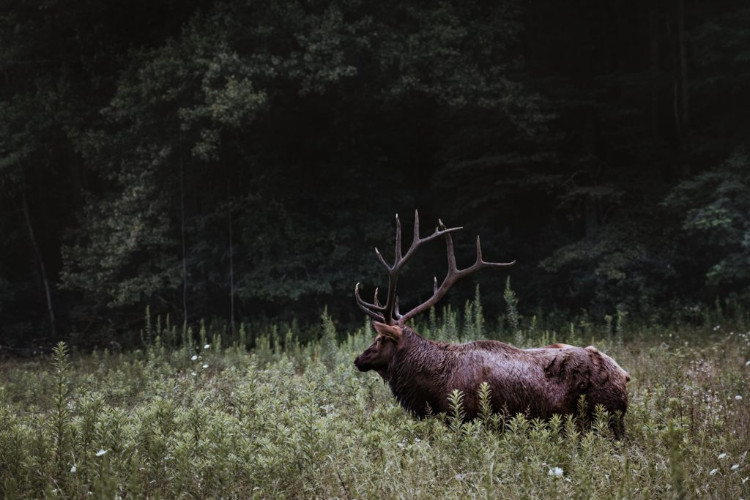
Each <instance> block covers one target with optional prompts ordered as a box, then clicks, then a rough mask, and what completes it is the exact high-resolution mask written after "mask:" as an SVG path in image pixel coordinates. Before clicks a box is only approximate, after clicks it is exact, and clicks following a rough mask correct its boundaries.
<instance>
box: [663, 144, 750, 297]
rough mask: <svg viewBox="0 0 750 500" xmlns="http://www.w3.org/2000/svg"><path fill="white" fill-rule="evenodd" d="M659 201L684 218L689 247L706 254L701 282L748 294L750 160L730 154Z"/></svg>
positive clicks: (749, 277)
mask: <svg viewBox="0 0 750 500" xmlns="http://www.w3.org/2000/svg"><path fill="white" fill-rule="evenodd" d="M664 203H665V205H666V206H667V207H669V208H670V209H672V210H674V211H676V212H678V213H680V214H684V217H683V219H682V229H683V230H684V231H685V232H686V234H687V236H688V238H689V239H688V244H689V245H691V246H692V247H693V248H696V249H701V250H703V251H705V253H706V255H707V258H706V260H705V263H706V264H708V266H709V267H708V269H707V270H704V271H703V272H704V273H705V278H706V283H707V284H709V285H712V286H715V287H719V289H722V288H724V289H727V288H730V287H732V285H739V286H740V287H741V288H740V290H742V291H743V293H745V294H748V293H750V288H748V287H750V269H748V266H747V263H748V261H749V259H750V220H749V219H748V217H747V214H748V213H750V158H749V157H748V156H747V155H741V154H737V155H734V156H732V157H731V158H730V159H729V160H727V161H726V162H724V163H722V164H721V165H719V166H718V167H716V168H714V169H710V170H707V171H705V172H702V173H700V174H698V175H696V176H694V177H692V178H690V179H688V180H685V181H683V182H681V183H680V184H678V185H677V186H676V187H675V188H674V189H673V190H672V192H671V193H670V195H669V196H668V197H667V198H666V200H665V202H664Z"/></svg>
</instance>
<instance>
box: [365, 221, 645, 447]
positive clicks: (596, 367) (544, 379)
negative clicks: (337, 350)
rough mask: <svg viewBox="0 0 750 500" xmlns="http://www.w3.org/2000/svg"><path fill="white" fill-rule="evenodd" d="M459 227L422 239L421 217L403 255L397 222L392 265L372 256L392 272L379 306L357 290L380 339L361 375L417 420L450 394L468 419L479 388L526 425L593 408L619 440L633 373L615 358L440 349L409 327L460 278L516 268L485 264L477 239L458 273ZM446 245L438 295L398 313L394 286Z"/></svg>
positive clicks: (570, 350) (572, 350) (498, 347)
mask: <svg viewBox="0 0 750 500" xmlns="http://www.w3.org/2000/svg"><path fill="white" fill-rule="evenodd" d="M460 229H462V228H461V227H450V228H449V227H446V226H445V225H444V224H443V222H442V221H440V220H439V219H438V227H437V228H435V231H434V232H433V233H432V234H430V235H429V236H426V237H422V236H421V235H420V230H419V214H418V212H416V211H415V213H414V236H413V239H412V243H411V246H409V249H408V250H407V251H406V253H403V251H402V250H403V249H402V246H401V223H400V222H399V219H398V215H396V248H395V258H394V262H393V264H389V263H387V262H386V260H385V259H384V258H383V256H382V254H381V253H380V252H379V251H378V249H377V248H376V249H375V252H376V254H377V257H378V259H379V260H380V262H381V264H383V266H384V267H385V268H386V270H387V273H388V293H387V296H386V300H385V304H381V302H380V298H379V293H378V289H377V288H376V289H375V296H374V299H373V301H372V302H366V301H365V300H363V299H362V298H361V296H360V285H359V283H357V285H356V286H355V288H354V297H355V300H356V303H357V305H358V306H359V307H360V309H362V311H364V312H365V313H366V314H367V315H368V316H369V317H370V318H372V319H373V320H374V321H373V326H374V328H375V331H376V332H377V336H376V337H375V341H374V342H373V344H372V345H371V346H370V347H368V348H367V349H366V350H365V351H364V352H363V353H362V354H360V355H359V356H358V357H357V358H356V359H355V360H354V365H355V366H356V367H357V368H358V369H359V370H360V371H363V372H366V371H369V370H375V371H376V372H377V373H378V374H379V375H380V376H381V377H382V378H383V380H384V381H385V382H386V383H387V384H388V385H389V386H390V388H391V391H392V392H393V395H394V396H395V397H396V399H397V400H398V402H399V403H400V404H401V406H403V407H404V408H405V409H406V410H407V411H409V412H412V413H413V414H415V415H417V416H418V417H420V418H423V417H425V416H426V415H427V414H428V413H431V412H434V413H440V412H448V411H449V402H448V395H449V394H450V393H451V392H452V391H453V390H454V389H458V390H460V391H462V392H463V394H464V401H463V404H464V411H465V414H466V419H467V420H471V419H473V418H475V417H476V416H477V414H478V412H479V397H478V389H479V386H480V384H482V383H483V382H487V383H488V384H489V387H490V389H491V402H492V407H493V411H495V412H505V413H508V414H511V415H513V414H517V413H522V414H524V415H526V416H527V417H528V418H542V419H548V418H549V417H551V416H552V415H553V414H561V415H567V414H576V413H577V412H578V411H579V408H578V406H579V400H580V399H581V398H582V397H583V398H585V401H586V403H587V404H586V405H585V406H586V408H587V411H588V416H589V417H591V416H592V414H593V411H594V408H595V407H596V405H603V406H604V408H605V409H606V410H607V411H608V412H609V413H610V414H612V415H615V416H616V418H613V420H612V421H611V426H612V429H613V430H614V431H615V434H616V435H620V434H621V432H622V430H623V417H624V415H625V411H626V410H627V405H628V393H627V389H626V383H627V382H628V380H630V376H629V375H628V373H627V372H626V371H625V370H623V369H622V368H621V367H620V365H618V364H617V362H615V360H614V359H612V358H611V357H609V356H607V355H606V354H604V353H602V352H600V351H599V350H597V349H596V348H595V347H593V346H589V347H586V348H581V347H575V346H571V345H567V344H553V345H548V346H545V347H539V348H533V349H519V348H517V347H514V346H512V345H509V344H506V343H503V342H499V341H495V340H477V341H474V342H467V343H464V344H451V343H445V342H435V341H432V340H428V339H425V338H424V337H422V336H421V335H420V334H419V333H417V332H416V331H414V330H413V329H411V328H410V327H409V326H407V324H406V323H407V321H409V320H410V319H411V318H413V317H414V316H416V315H417V314H419V313H421V312H423V311H425V310H427V309H429V308H430V307H432V306H433V305H435V303H436V302H438V301H439V300H440V299H441V298H442V297H443V296H444V295H445V294H446V292H447V291H448V290H449V289H450V288H451V287H452V286H453V285H454V284H455V283H456V282H457V281H458V280H459V279H461V278H463V277H465V276H468V275H470V274H472V273H474V272H476V271H478V270H480V269H483V268H505V267H508V266H511V265H513V264H515V261H513V262H505V263H496V262H487V261H485V260H484V258H483V257H482V249H481V244H480V240H479V236H477V240H476V261H475V262H474V264H473V265H472V266H470V267H467V268H465V269H459V268H458V267H457V265H456V257H455V253H454V248H453V239H452V236H451V235H452V233H454V232H456V231H458V230H460ZM439 238H443V239H444V240H445V245H446V247H447V253H448V273H447V274H446V276H445V278H444V279H443V281H442V283H441V284H440V285H439V286H438V282H437V278H435V279H434V286H433V294H432V296H431V297H430V298H429V299H428V300H427V301H425V302H423V303H422V304H419V305H418V306H416V307H414V308H413V309H411V310H410V311H408V312H406V313H405V314H401V313H400V311H399V305H398V295H397V293H396V285H397V283H398V277H399V272H400V271H401V269H402V268H403V266H404V264H405V263H406V262H407V261H408V260H409V259H410V258H411V257H412V256H413V255H414V253H415V252H416V250H417V249H418V248H419V247H420V246H422V245H423V244H425V243H427V242H429V241H432V240H436V239H439Z"/></svg>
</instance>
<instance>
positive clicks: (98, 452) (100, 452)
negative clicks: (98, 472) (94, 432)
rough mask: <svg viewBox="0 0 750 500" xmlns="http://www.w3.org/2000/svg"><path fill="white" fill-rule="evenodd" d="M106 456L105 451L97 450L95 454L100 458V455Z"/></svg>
mask: <svg viewBox="0 0 750 500" xmlns="http://www.w3.org/2000/svg"><path fill="white" fill-rule="evenodd" d="M106 454H107V450H99V451H97V452H96V456H97V457H101V456H102V455H106Z"/></svg>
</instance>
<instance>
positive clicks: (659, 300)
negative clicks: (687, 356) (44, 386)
mask: <svg viewBox="0 0 750 500" xmlns="http://www.w3.org/2000/svg"><path fill="white" fill-rule="evenodd" d="M748 109H750V5H748V4H747V3H746V2H740V1H738V0H716V1H712V2H697V1H690V0H656V1H646V0H632V1H624V0H612V1H608V2H601V1H593V0H588V1H586V0H581V1H575V2H559V1H552V0H536V1H530V2H523V1H521V0H495V1H484V0H478V1H474V2H460V1H456V0H446V1H440V2H426V1H412V2H398V1H392V0H383V1H380V2H365V1H362V0H281V1H279V0H246V1H229V0H227V1H221V0H211V1H199V0H182V1H177V0H163V1H160V2H153V1H147V0H131V1H130V2H124V1H117V0H96V1H94V0H79V1H77V2H65V1H63V0H43V1H29V0H0V232H1V233H2V237H3V240H4V241H3V244H2V246H0V345H11V346H21V345H28V344H32V343H49V344H53V343H55V342H57V341H58V340H65V341H67V342H70V343H72V344H77V345H82V346H92V347H93V346H97V345H104V344H106V342H109V341H117V342H119V343H122V344H123V345H131V344H133V343H134V342H136V341H137V339H138V335H139V333H138V332H139V331H140V330H141V329H143V328H144V318H145V317H151V318H156V317H157V316H158V317H160V318H166V317H169V318H170V321H171V322H172V323H173V324H178V325H191V326H195V325H198V324H200V322H201V321H216V322H220V323H222V324H224V325H226V328H231V329H232V331H234V328H235V327H236V326H235V325H238V324H240V323H242V322H254V321H297V322H299V323H300V324H308V323H309V324H319V318H320V315H321V312H322V311H323V310H324V309H325V308H327V309H326V310H327V311H328V312H329V313H330V314H331V316H332V317H333V318H335V319H336V321H337V322H339V323H341V324H348V325H351V324H357V325H360V324H361V321H362V319H363V318H362V315H361V314H360V312H359V310H358V309H357V307H356V305H355V303H354V298H353V292H354V285H355V283H357V282H361V283H362V286H363V287H364V290H365V292H366V293H368V294H370V293H372V290H373V288H374V287H375V286H382V284H383V282H384V280H385V274H384V273H383V269H382V267H381V266H380V264H379V263H378V260H377V257H376V255H375V253H374V251H373V248H374V247H378V248H379V249H380V250H382V251H383V252H384V254H388V253H389V252H392V245H393V239H394V216H395V214H399V216H400V219H401V221H402V224H403V225H404V228H405V229H404V230H405V234H410V233H409V231H410V230H411V225H412V220H413V219H412V218H413V213H414V210H415V209H418V210H419V214H420V220H421V221H422V224H423V231H424V232H425V233H426V232H429V231H431V230H432V228H433V227H434V226H435V225H436V224H437V221H438V218H439V219H441V220H442V221H444V222H445V223H446V224H448V225H449V226H463V227H464V228H465V229H464V230H463V231H461V232H460V233H458V234H456V235H455V241H456V254H457V257H458V259H459V261H460V262H462V263H463V262H464V261H465V263H466V264H470V263H471V262H473V260H472V259H473V256H474V254H473V252H474V249H473V245H474V240H475V236H476V235H477V234H479V235H481V237H482V248H483V250H484V254H485V256H486V258H487V259H489V260H494V261H497V262H506V261H511V260H516V261H517V263H516V264H515V266H513V267H512V268H510V269H509V270H508V271H507V272H506V271H502V272H499V271H491V270H487V271H483V272H482V273H479V274H478V275H477V276H476V280H475V282H474V283H478V286H479V287H480V288H481V293H482V297H483V299H484V303H485V310H486V312H487V315H488V317H489V318H493V317H498V314H499V313H498V311H500V310H501V309H502V308H503V307H504V302H503V294H504V291H507V290H508V289H509V287H511V286H512V290H513V293H514V294H515V297H517V300H518V308H519V310H520V311H521V312H522V313H523V314H526V315H527V316H531V315H533V314H535V311H544V314H545V315H547V316H557V317H560V318H566V319H567V318H572V317H578V318H580V317H582V316H585V317H588V318H591V320H592V321H594V322H597V323H602V324H603V323H604V321H605V319H604V318H605V317H610V318H611V317H616V316H617V315H620V316H623V315H626V314H627V315H629V317H630V318H647V319H648V320H649V321H650V322H652V324H654V323H663V324H667V323H670V322H685V323H701V322H702V321H703V318H704V311H706V310H707V309H708V308H710V309H711V310H712V311H715V310H717V309H718V310H729V309H734V310H742V309H743V305H744V307H745V309H746V306H747V304H749V303H750V156H748V155H750V151H748V146H750V113H748V111H747V110H748ZM431 252H432V253H431ZM444 270H445V248H444V247H443V245H442V243H435V244H434V245H432V246H431V247H430V249H425V252H424V255H423V256H421V257H418V258H415V259H414V261H413V262H412V263H411V265H410V267H409V268H408V269H407V270H406V272H405V274H404V283H403V285H402V289H403V292H402V293H403V300H404V302H415V303H416V302H418V301H420V300H424V298H425V297H426V296H427V295H428V294H429V293H431V292H432V287H431V280H432V276H433V275H438V278H440V274H441V273H443V272H444ZM474 293H475V287H474V284H473V283H462V285H461V286H457V287H456V290H454V291H453V292H452V294H451V295H450V297H449V300H448V301H447V303H452V304H463V302H464V301H465V300H466V299H467V298H468V297H472V296H473V294H474ZM368 296H369V295H368ZM145 311H148V313H146V312H145Z"/></svg>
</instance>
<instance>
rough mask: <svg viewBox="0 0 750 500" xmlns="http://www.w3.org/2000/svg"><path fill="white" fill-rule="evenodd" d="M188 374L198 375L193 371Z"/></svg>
mask: <svg viewBox="0 0 750 500" xmlns="http://www.w3.org/2000/svg"><path fill="white" fill-rule="evenodd" d="M190 375H192V376H193V377H195V376H196V375H198V374H197V373H195V372H190Z"/></svg>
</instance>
